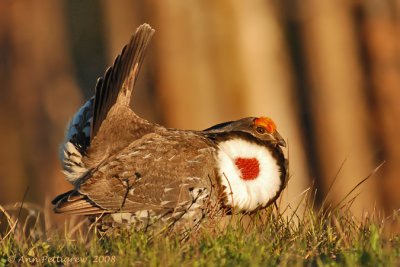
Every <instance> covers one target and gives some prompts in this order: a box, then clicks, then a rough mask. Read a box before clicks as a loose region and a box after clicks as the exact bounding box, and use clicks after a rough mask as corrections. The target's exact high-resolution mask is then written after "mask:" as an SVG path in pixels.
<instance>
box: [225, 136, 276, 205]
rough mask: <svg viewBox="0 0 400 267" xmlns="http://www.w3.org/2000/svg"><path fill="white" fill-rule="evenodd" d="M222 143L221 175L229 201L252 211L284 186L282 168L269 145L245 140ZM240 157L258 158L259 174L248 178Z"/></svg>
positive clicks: (230, 203) (266, 201)
mask: <svg viewBox="0 0 400 267" xmlns="http://www.w3.org/2000/svg"><path fill="white" fill-rule="evenodd" d="M218 146H219V151H218V154H217V157H218V168H219V174H220V176H221V183H222V185H224V186H225V193H226V194H227V196H228V197H227V202H228V203H226V204H228V205H230V206H234V207H237V208H239V209H240V210H244V211H252V210H254V209H256V208H257V207H260V206H264V205H265V204H267V203H268V202H269V201H270V200H271V199H272V198H274V197H275V196H276V194H277V193H278V191H279V188H280V186H281V179H280V176H281V171H280V167H279V165H278V163H277V160H276V159H275V158H274V157H273V155H272V153H271V152H270V151H269V150H268V148H266V147H263V146H260V145H257V144H255V143H251V142H249V141H247V140H244V139H232V140H228V141H223V142H221V143H219V144H218ZM237 158H244V159H252V158H255V159H257V160H258V162H259V174H258V176H257V177H256V178H255V179H253V180H244V179H243V177H242V172H241V170H240V169H239V168H238V167H237V166H236V164H235V160H236V159H237ZM231 193H232V194H231Z"/></svg>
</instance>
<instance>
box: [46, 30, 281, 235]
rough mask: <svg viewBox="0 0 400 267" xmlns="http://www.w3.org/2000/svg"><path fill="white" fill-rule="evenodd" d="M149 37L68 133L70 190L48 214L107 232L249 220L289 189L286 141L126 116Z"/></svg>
mask: <svg viewBox="0 0 400 267" xmlns="http://www.w3.org/2000/svg"><path fill="white" fill-rule="evenodd" d="M153 34H154V30H153V29H152V28H151V27H150V26H149V25H148V24H143V25H141V26H140V27H139V28H138V29H137V30H136V33H135V34H134V35H133V36H132V38H131V40H130V42H129V43H128V45H126V46H125V47H124V48H123V50H122V52H121V54H120V55H118V56H117V58H116V59H115V62H114V64H113V65H112V66H111V67H110V68H108V69H107V71H106V72H105V75H104V77H102V78H99V79H98V81H97V84H96V90H95V95H94V96H93V97H92V98H91V99H90V100H89V101H87V102H86V103H85V104H84V105H83V106H82V107H81V108H80V109H79V111H78V112H77V113H76V114H75V116H74V117H73V119H72V120H71V122H70V123H69V125H68V126H67V131H66V137H65V140H64V143H63V145H62V146H61V149H60V158H61V162H62V166H63V173H64V175H65V177H66V179H67V180H68V181H69V182H70V183H72V184H73V185H74V189H73V190H71V191H68V192H66V193H64V194H61V195H59V196H57V197H56V198H55V199H54V200H53V201H52V204H54V205H55V207H54V210H55V212H56V213H67V214H80V215H87V216H89V217H90V218H92V219H93V218H97V219H96V221H98V223H99V224H100V226H102V227H104V228H105V229H112V228H114V227H121V226H125V227H132V226H134V227H142V226H146V227H148V226H152V225H156V224H157V225H160V224H161V225H164V226H165V227H166V228H168V229H171V228H174V227H177V226H178V225H179V227H183V228H188V227H196V226H198V225H200V222H201V221H202V219H203V218H206V217H207V215H209V214H211V213H213V214H226V211H232V210H233V209H237V210H239V211H242V212H253V211H256V210H258V209H261V208H265V207H267V206H268V205H270V204H271V203H273V202H274V201H275V200H276V199H277V198H278V197H279V195H280V193H281V191H282V190H283V189H284V187H285V186H286V183H287V177H288V160H287V159H286V158H285V156H284V153H283V151H282V147H285V146H286V144H285V141H284V139H283V138H282V137H281V136H280V134H279V133H278V131H277V129H276V125H275V123H274V122H273V121H272V120H271V119H269V118H267V117H246V118H243V119H240V120H237V121H229V122H224V123H221V124H218V125H215V126H213V127H210V128H208V129H205V130H202V131H195V130H193V131H192V130H179V129H171V128H166V127H164V126H161V125H158V124H156V123H152V122H149V121H147V120H145V119H143V118H141V117H139V116H138V115H136V113H135V112H133V111H132V109H131V108H130V106H129V104H130V99H131V94H132V91H133V87H134V84H135V81H136V78H137V75H138V72H139V69H140V66H141V64H142V62H143V58H144V54H145V50H146V48H147V47H148V44H149V42H150V40H151V38H152V36H153Z"/></svg>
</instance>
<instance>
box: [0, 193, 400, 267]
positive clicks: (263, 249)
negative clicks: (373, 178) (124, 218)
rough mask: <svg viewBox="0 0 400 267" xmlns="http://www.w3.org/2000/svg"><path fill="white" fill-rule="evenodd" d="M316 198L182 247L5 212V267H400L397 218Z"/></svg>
mask: <svg viewBox="0 0 400 267" xmlns="http://www.w3.org/2000/svg"><path fill="white" fill-rule="evenodd" d="M351 193H353V190H352V192H351ZM314 196H315V191H312V190H308V191H306V192H305V193H304V194H303V195H302V197H303V198H302V200H301V201H300V204H299V206H297V207H293V209H292V208H291V207H290V206H287V207H286V208H285V210H279V209H278V208H277V207H276V206H271V207H269V208H267V209H266V210H264V211H260V212H258V213H257V214H253V215H251V216H249V215H242V214H236V215H234V216H231V217H230V218H229V219H227V220H228V222H227V223H225V224H226V225H225V226H221V227H212V228H204V229H202V230H201V231H199V232H196V233H191V234H189V238H187V239H186V240H184V241H181V240H179V237H178V236H177V235H172V234H170V235H150V234H148V233H144V232H140V231H139V232H133V231H127V230H126V231H122V232H120V234H119V235H118V236H113V237H108V236H101V235H100V234H99V233H97V232H96V229H95V228H90V226H89V225H87V224H86V222H85V221H82V222H81V223H80V222H76V221H70V222H68V223H66V224H65V231H64V232H62V233H60V232H59V231H58V232H56V231H50V230H47V231H46V230H44V226H43V224H41V223H40V217H43V216H41V213H40V212H32V210H34V208H33V207H30V210H31V213H30V214H29V215H30V216H29V215H28V216H27V218H28V219H27V220H32V221H33V223H31V224H32V225H33V227H32V228H30V229H28V228H29V227H28V225H29V223H27V222H26V221H25V222H24V224H22V223H20V224H18V225H17V223H16V222H17V221H18V220H17V219H16V217H15V216H14V218H13V217H12V216H11V215H9V212H7V211H6V209H4V208H3V207H1V206H0V208H1V212H2V213H3V217H4V218H7V219H6V222H7V224H8V227H7V231H5V232H4V234H2V235H1V236H0V237H1V240H0V266H5V265H8V264H11V263H13V264H16V265H25V266H31V265H39V266H40V265H61V264H65V265H85V266H98V265H99V263H101V264H102V265H108V266H111V265H115V264H117V265H120V266H127V265H135V266H260V265H262V266H271V265H272V266H296V265H297V266H343V265H346V266H400V235H399V234H398V231H397V233H396V231H393V229H395V228H393V225H395V226H396V225H397V227H398V226H399V225H400V224H399V222H400V216H399V215H398V214H397V213H394V214H393V215H392V216H390V217H387V218H383V219H382V218H379V216H378V215H376V214H373V215H365V216H364V217H363V218H362V219H357V218H355V217H354V216H353V215H352V214H351V212H350V210H349V207H350V206H351V204H352V202H353V200H354V198H353V199H350V200H346V201H342V202H341V203H340V205H337V206H335V207H330V208H329V207H321V208H316V207H314V199H315V197H314ZM348 196H350V194H349V195H348ZM19 205H20V204H19ZM19 205H17V206H19ZM24 206H25V205H24ZM26 206H29V205H26ZM27 209H28V208H27ZM36 209H38V208H36ZM300 210H302V211H301V212H300ZM19 213H20V210H19V211H18V212H16V214H19ZM34 213H35V214H34ZM283 214H286V215H283ZM42 219H43V218H42ZM44 221H45V220H44ZM3 222H4V221H2V223H3ZM89 228H90V230H89V231H88V229H89ZM397 229H398V228H397Z"/></svg>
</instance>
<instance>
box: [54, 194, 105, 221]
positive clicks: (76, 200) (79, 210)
mask: <svg viewBox="0 0 400 267" xmlns="http://www.w3.org/2000/svg"><path fill="white" fill-rule="evenodd" d="M51 203H52V204H53V205H55V207H54V211H55V212H56V213H67V214H76V215H90V214H99V213H104V210H103V209H102V208H100V207H99V206H97V205H96V204H94V203H93V202H92V201H90V200H89V199H88V198H87V197H86V196H84V195H82V194H80V193H79V192H77V191H76V190H71V191H68V192H66V193H64V194H61V195H59V196H57V197H56V198H55V199H54V200H53V201H52V202H51Z"/></svg>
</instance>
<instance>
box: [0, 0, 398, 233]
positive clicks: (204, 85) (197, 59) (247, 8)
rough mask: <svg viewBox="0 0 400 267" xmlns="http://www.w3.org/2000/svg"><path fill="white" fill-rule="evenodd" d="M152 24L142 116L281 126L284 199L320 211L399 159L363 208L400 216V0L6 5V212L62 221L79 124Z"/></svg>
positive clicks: (203, 124) (1, 70)
mask: <svg viewBox="0 0 400 267" xmlns="http://www.w3.org/2000/svg"><path fill="white" fill-rule="evenodd" d="M144 22H147V23H149V24H150V25H151V26H152V27H153V28H155V30H156V33H155V36H154V38H153V40H152V43H151V45H150V47H149V50H148V53H147V56H146V59H145V63H144V65H143V67H142V70H141V73H140V75H139V79H138V84H137V86H136V88H135V92H134V95H133V104H132V107H133V109H134V111H135V112H137V113H138V114H139V115H140V116H143V117H145V118H146V119H148V120H151V121H154V122H157V123H161V124H164V125H166V126H168V127H175V128H183V129H204V128H207V127H209V126H211V125H214V124H217V123H220V122H223V121H228V120H236V119H239V118H242V117H247V116H269V117H271V118H273V119H274V121H275V122H276V124H277V126H278V130H279V132H280V133H281V135H282V136H284V137H285V138H286V139H287V143H288V145H289V151H288V154H289V159H290V174H291V179H290V181H289V185H288V188H287V189H286V190H285V191H284V193H283V201H284V202H286V203H289V204H290V203H292V204H291V205H292V206H293V205H294V204H293V203H296V201H299V199H301V193H302V192H303V191H304V190H306V189H307V188H309V187H310V186H311V185H314V186H315V187H316V188H317V194H316V201H317V203H321V202H322V201H324V199H325V198H327V199H328V200H329V201H330V202H331V203H338V202H339V201H340V200H341V199H342V198H343V197H344V196H345V195H346V194H347V193H348V192H349V191H350V190H351V189H352V188H353V187H354V186H355V185H356V184H357V183H359V182H360V181H361V180H362V179H363V178H365V177H367V176H368V175H370V174H371V173H372V172H373V170H374V169H375V168H376V167H377V166H378V165H380V164H381V163H382V162H385V163H384V165H383V166H382V167H381V168H380V169H379V170H378V171H377V172H376V173H375V174H374V175H373V176H372V177H371V179H369V180H368V181H367V182H366V183H364V184H363V185H362V186H361V187H360V188H359V189H358V190H357V192H356V194H358V193H359V195H358V197H357V198H356V200H355V201H354V203H353V205H352V207H351V209H352V211H353V212H354V213H355V214H356V215H357V216H359V215H360V214H362V213H363V212H365V211H368V212H372V211H374V210H375V211H376V210H377V211H378V212H379V213H382V214H385V215H386V216H387V215H391V214H392V213H393V211H394V210H398V209H399V208H400V144H399V143H398V139H399V138H400V57H399V56H400V53H399V52H400V1H398V0H365V1H362V0H331V1H330V0H323V1H322V0H302V1H296V0H284V1H283V0H281V1H278V0H249V1H240V0H232V1H212V0H192V1H185V0H163V1H156V0H149V1H128V0H114V1H106V0H104V1H89V0H80V1H67V0H63V1H52V0H42V1H28V0H3V1H1V4H0V82H1V83H0V128H1V131H0V204H1V205H2V206H7V205H9V204H11V205H12V204H13V203H16V202H18V201H22V199H23V198H24V194H25V193H26V192H27V193H26V198H25V202H27V203H31V204H32V205H36V206H37V207H39V208H40V209H42V210H44V211H48V212H49V214H52V212H50V210H51V208H52V207H51V205H50V201H51V199H52V198H54V197H55V196H56V195H57V194H59V193H62V192H64V191H66V190H69V189H71V188H72V186H71V185H69V184H68V183H67V182H66V181H65V180H64V178H63V176H62V173H61V166H60V163H59V159H58V146H59V144H60V143H61V142H62V140H63V136H64V130H65V126H66V124H67V122H68V120H69V119H70V118H71V117H72V116H73V114H74V113H75V112H76V111H77V109H78V108H79V107H80V106H81V105H82V104H83V103H84V101H86V100H87V99H88V98H90V97H91V96H92V95H93V94H94V86H95V83H96V80H97V78H98V77H100V76H102V75H103V73H104V71H105V69H106V68H107V67H108V66H109V65H111V64H112V62H113V59H114V58H115V56H116V55H117V54H118V53H119V52H120V51H121V49H122V47H123V45H124V44H126V43H127V42H128V41H129V39H130V37H131V35H132V34H133V33H134V32H135V29H136V28H137V27H138V26H139V25H140V24H142V23H144ZM335 177H337V179H336V182H335V183H334V185H333V187H332V188H331V190H330V192H329V194H328V191H329V188H330V185H331V183H332V181H333V180H334V179H335ZM64 218H65V217H63V216H61V215H56V216H53V217H51V220H52V223H53V224H55V223H56V222H61V221H62V220H63V219H64ZM48 220H50V218H48ZM50 225H51V223H50Z"/></svg>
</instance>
